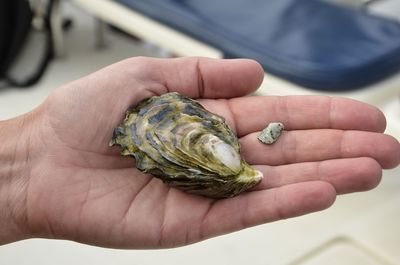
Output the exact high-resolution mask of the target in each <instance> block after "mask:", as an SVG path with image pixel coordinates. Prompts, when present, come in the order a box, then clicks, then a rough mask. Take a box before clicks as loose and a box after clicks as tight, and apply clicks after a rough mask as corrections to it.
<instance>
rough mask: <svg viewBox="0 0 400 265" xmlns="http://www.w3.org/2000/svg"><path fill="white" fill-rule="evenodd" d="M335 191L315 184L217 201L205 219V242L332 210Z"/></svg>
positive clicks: (328, 185)
mask: <svg viewBox="0 0 400 265" xmlns="http://www.w3.org/2000/svg"><path fill="white" fill-rule="evenodd" d="M335 197H336V192H335V189H334V188H333V187H332V185H330V184H329V183H327V182H322V181H312V182H304V183H298V184H292V185H287V186H283V187H280V188H275V189H269V190H262V191H253V192H248V193H244V194H242V195H240V196H237V197H234V198H231V199H229V200H220V201H217V202H216V203H215V204H213V206H212V207H211V208H210V209H209V211H208V213H207V215H206V216H205V217H204V221H203V223H202V227H201V231H202V235H203V237H204V238H207V237H212V236H217V235H221V234H225V233H229V232H232V231H236V230H240V229H243V228H246V227H250V226H254V225H258V224H263V223H268V222H272V221H276V220H280V219H286V218H290V217H295V216H299V215H304V214H307V213H311V212H315V211H320V210H323V209H326V208H328V207H329V206H331V205H332V204H333V202H334V200H335Z"/></svg>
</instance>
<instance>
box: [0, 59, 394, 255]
mask: <svg viewBox="0 0 400 265" xmlns="http://www.w3.org/2000/svg"><path fill="white" fill-rule="evenodd" d="M262 78H263V70H262V69H261V67H260V66H259V65H258V64H257V63H255V62H253V61H249V60H212V59H198V58H181V59H150V58H132V59H128V60H125V61H122V62H120V63H117V64H114V65H111V66H109V67H107V68H105V69H102V70H100V71H98V72H96V73H94V74H91V75H89V76H87V77H85V78H82V79H80V80H77V81H75V82H72V83H70V84H68V85H65V86H64V87H61V88H59V89H57V90H55V91H54V92H53V93H52V94H51V95H50V96H49V97H48V99H47V100H46V101H45V102H44V103H43V104H42V105H41V106H39V107H38V108H37V109H35V110H34V111H32V112H30V113H28V114H26V115H24V116H22V117H18V118H16V119H13V120H9V121H5V122H2V123H0V136H2V139H3V140H4V139H8V140H7V141H6V143H7V144H5V145H3V147H0V157H4V158H5V159H4V161H6V164H5V165H6V169H7V170H4V169H3V168H0V183H6V184H3V185H0V187H1V189H0V208H1V209H2V211H5V210H8V212H7V214H6V215H5V216H6V217H7V218H3V221H0V224H1V225H2V226H1V228H0V243H1V242H2V243H7V242H11V241H15V240H18V239H23V238H29V237H45V238H61V239H68V240H75V241H78V242H83V243H87V244H93V245H99V246H106V247H115V248H163V247H174V246H181V245H185V244H190V243H194V242H197V241H200V240H204V239H207V238H210V237H213V236H217V235H221V234H224V233H229V232H232V231H236V230H240V229H243V228H246V227H249V226H254V225H257V224H262V223H267V222H272V221H276V220H279V219H284V218H290V217H294V216H299V215H303V214H306V213H310V212H315V211H319V210H322V209H325V208H327V207H329V206H330V205H331V204H332V203H333V202H334V200H335V197H336V195H337V194H343V193H350V192H357V191H364V190H369V189H371V188H373V187H375V186H376V185H377V184H378V183H379V181H380V177H381V171H382V168H392V167H395V166H397V165H398V164H399V162H400V145H399V143H398V142H397V141H396V140H395V139H394V138H392V137H390V136H387V135H384V134H383V133H382V132H383V131H384V130H385V125H386V124H385V123H386V122H385V118H384V116H383V114H382V113H381V112H380V111H379V110H377V109H376V108H374V107H372V106H369V105H366V104H363V103H360V102H357V101H353V100H349V99H341V98H330V97H320V96H290V97H272V96H271V97H242V96H244V95H246V94H248V93H251V92H252V91H254V90H255V89H256V88H257V87H258V86H259V85H260V83H261V82H262ZM171 91H177V92H180V93H181V94H184V95H186V96H189V97H192V98H200V99H201V100H200V102H201V103H202V104H203V105H204V106H205V107H206V108H207V109H208V110H210V111H212V112H214V113H217V114H220V115H222V116H224V117H225V118H226V120H227V122H228V123H229V124H230V125H231V127H232V128H234V130H235V131H236V132H237V134H238V136H239V137H240V143H241V146H242V155H243V156H244V158H245V160H246V161H247V162H249V163H250V164H252V165H254V166H255V167H256V168H258V169H259V170H261V171H262V172H263V173H264V176H265V178H264V180H263V181H262V183H260V184H259V185H258V186H257V187H256V188H255V189H253V190H252V191H249V192H245V193H243V194H241V195H239V196H237V197H234V198H230V199H224V200H213V199H209V198H205V197H200V196H195V195H190V194H186V193H184V192H182V191H179V190H176V189H174V188H169V187H168V186H167V185H165V184H163V183H162V182H161V181H160V180H159V179H157V178H153V177H152V176H151V175H147V174H144V173H142V172H140V171H139V170H137V169H136V168H135V166H134V160H133V159H132V158H127V157H122V156H121V155H120V154H119V149H118V147H114V148H110V147H108V143H109V141H110V138H111V135H112V131H113V128H114V127H115V126H116V125H117V124H118V123H119V122H120V121H121V120H122V119H123V117H124V113H125V111H126V110H127V109H128V108H129V107H130V106H132V105H135V104H137V103H138V102H139V101H141V100H143V99H145V98H149V97H151V96H153V95H160V94H163V93H166V92H171ZM227 98H228V99H227ZM229 98H230V99H229ZM271 121H282V122H283V123H284V124H285V129H286V130H287V131H285V132H284V133H283V135H282V136H281V138H280V139H279V140H278V141H277V142H276V143H275V144H274V145H271V146H266V145H263V144H261V143H260V142H259V141H258V140H257V137H256V134H257V132H258V131H260V130H262V129H263V127H264V126H265V125H266V124H267V123H268V122H271ZM5 128H7V130H5ZM16 132H17V133H16ZM10 139H14V140H10ZM7 150H13V152H12V155H3V156H1V155H2V154H9V152H7ZM4 205H6V206H4ZM7 220H11V221H9V222H6V221H7ZM1 222H3V223H1ZM4 227H8V228H10V227H12V229H8V230H7V231H8V232H7V231H4V229H5V228H4Z"/></svg>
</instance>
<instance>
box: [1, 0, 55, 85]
mask: <svg viewBox="0 0 400 265" xmlns="http://www.w3.org/2000/svg"><path fill="white" fill-rule="evenodd" d="M51 5H52V1H49V3H48V6H47V12H46V14H45V17H44V18H43V22H44V23H43V25H44V27H43V29H42V30H43V31H44V33H45V34H44V35H45V40H44V41H43V43H44V44H43V48H44V52H43V53H42V57H41V58H40V59H39V62H35V66H36V67H35V69H34V70H32V72H31V73H29V75H28V76H25V77H24V78H23V79H21V78H16V75H15V74H14V76H12V74H11V73H10V68H11V67H12V66H13V64H14V63H15V62H16V60H17V59H19V60H21V61H22V62H23V60H24V58H18V56H19V55H20V54H21V52H22V50H23V49H24V45H25V44H26V42H27V40H28V38H29V35H30V34H32V32H33V29H32V20H33V17H34V14H33V11H32V9H31V6H30V3H29V1H28V0H5V1H0V81H1V83H2V85H3V86H15V87H28V86H31V85H33V84H35V83H36V82H37V81H39V80H40V78H41V77H42V76H43V74H44V72H45V70H46V68H47V66H48V64H49V62H50V61H51V59H52V58H53V44H52V36H51V27H50V23H49V14H50V10H51Z"/></svg>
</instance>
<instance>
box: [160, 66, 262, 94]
mask: <svg viewBox="0 0 400 265" xmlns="http://www.w3.org/2000/svg"><path fill="white" fill-rule="evenodd" d="M157 63H158V65H155V67H156V66H158V67H159V68H160V70H159V72H160V73H162V76H161V77H160V78H162V81H163V83H164V84H165V87H166V88H167V90H168V92H179V93H181V94H184V95H186V96H188V97H191V98H231V97H239V96H244V95H247V94H249V93H251V92H253V91H255V90H256V89H257V88H258V87H259V86H260V85H261V82H262V80H263V78H264V71H263V69H262V67H261V66H260V64H258V63H257V62H256V61H253V60H248V59H210V58H176V59H173V60H171V59H167V60H166V59H158V60H157Z"/></svg>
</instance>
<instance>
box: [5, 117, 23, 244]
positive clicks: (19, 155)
mask: <svg viewBox="0 0 400 265" xmlns="http://www.w3.org/2000/svg"><path fill="white" fill-rule="evenodd" d="M28 117H29V116H28V115H24V116H20V117H18V118H15V119H12V120H7V121H0V139H1V146H0V213H1V214H0V216H1V218H0V245H1V244H7V243H11V242H14V241H17V240H22V239H26V238H28V237H29V234H28V229H27V214H26V213H27V211H26V201H27V200H26V199H27V192H26V191H27V187H28V182H29V160H30V158H29V146H30V143H29V139H30V137H29V134H30V130H29V129H28V128H29V126H28V124H27V123H29V121H28V119H29V118H28Z"/></svg>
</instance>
